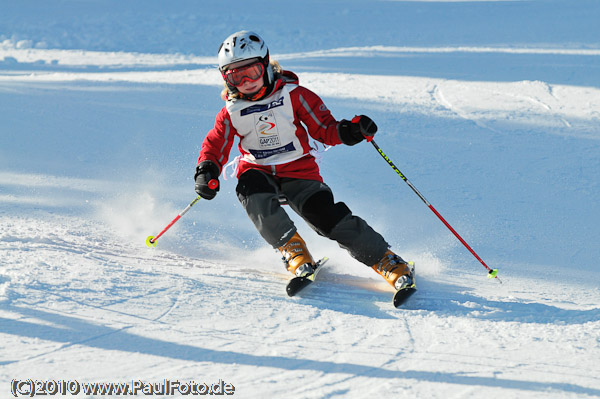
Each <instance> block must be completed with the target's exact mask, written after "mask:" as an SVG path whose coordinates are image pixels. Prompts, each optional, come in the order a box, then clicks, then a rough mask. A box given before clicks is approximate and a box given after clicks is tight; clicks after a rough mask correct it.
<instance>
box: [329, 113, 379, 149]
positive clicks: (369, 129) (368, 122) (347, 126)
mask: <svg viewBox="0 0 600 399" xmlns="http://www.w3.org/2000/svg"><path fill="white" fill-rule="evenodd" d="M376 132H377V125H376V124H375V122H373V120H372V119H371V118H369V117H368V116H365V115H360V116H355V117H354V118H352V121H348V120H346V119H342V120H341V121H340V123H339V124H338V133H339V135H340V140H342V143H344V144H346V145H355V144H358V143H360V142H361V141H363V140H364V139H367V141H371V140H373V136H374V135H375V133H376Z"/></svg>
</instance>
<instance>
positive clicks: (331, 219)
mask: <svg viewBox="0 0 600 399" xmlns="http://www.w3.org/2000/svg"><path fill="white" fill-rule="evenodd" d="M351 213H352V212H351V211H350V209H349V208H348V207H347V206H346V204H344V203H343V202H337V203H334V202H333V194H332V193H331V191H329V190H327V191H325V190H323V191H319V192H317V193H315V194H314V195H312V196H311V197H310V198H309V199H307V200H306V202H305V203H304V205H303V206H302V217H304V218H305V219H306V220H307V221H308V222H309V223H310V224H312V225H313V226H314V227H315V228H316V229H317V230H318V231H319V232H320V233H321V234H323V235H325V236H328V235H329V233H331V230H333V228H334V227H335V226H336V225H337V224H338V223H339V222H340V221H341V220H342V219H343V218H344V217H346V215H349V214H351Z"/></svg>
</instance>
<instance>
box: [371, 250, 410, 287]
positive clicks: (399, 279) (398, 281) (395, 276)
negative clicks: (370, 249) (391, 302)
mask: <svg viewBox="0 0 600 399" xmlns="http://www.w3.org/2000/svg"><path fill="white" fill-rule="evenodd" d="M371 268H372V269H373V270H375V271H376V272H377V273H378V274H380V275H381V276H382V277H383V278H384V279H385V281H387V282H388V283H390V285H391V286H392V287H394V288H395V289H396V291H399V290H402V289H404V288H406V287H410V286H411V285H412V284H413V275H412V271H411V268H410V267H409V265H408V262H406V261H404V259H402V258H401V257H399V256H398V255H396V254H395V253H393V252H392V251H391V250H390V249H388V250H387V251H386V253H385V255H383V258H381V260H380V261H379V262H377V263H375V264H374V265H373V266H371Z"/></svg>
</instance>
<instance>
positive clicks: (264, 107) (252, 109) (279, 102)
mask: <svg viewBox="0 0 600 399" xmlns="http://www.w3.org/2000/svg"><path fill="white" fill-rule="evenodd" d="M281 106H283V97H281V98H280V99H279V100H275V101H271V102H270V103H268V104H258V105H252V106H250V107H248V108H244V109H243V110H242V111H241V113H240V114H241V115H242V116H246V115H250V114H255V113H259V112H265V111H268V110H270V109H271V108H275V107H281Z"/></svg>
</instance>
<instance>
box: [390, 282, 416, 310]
mask: <svg viewBox="0 0 600 399" xmlns="http://www.w3.org/2000/svg"><path fill="white" fill-rule="evenodd" d="M416 291H417V288H416V287H415V286H414V285H412V286H410V287H406V288H403V289H401V290H399V291H396V294H395V295H394V307H395V308H399V307H400V306H402V305H403V304H404V302H406V300H407V299H408V298H410V297H411V295H412V294H414V293H415V292H416Z"/></svg>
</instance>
